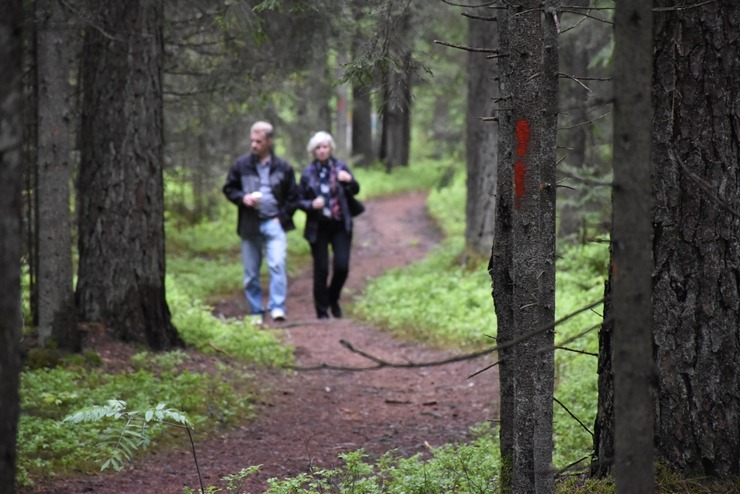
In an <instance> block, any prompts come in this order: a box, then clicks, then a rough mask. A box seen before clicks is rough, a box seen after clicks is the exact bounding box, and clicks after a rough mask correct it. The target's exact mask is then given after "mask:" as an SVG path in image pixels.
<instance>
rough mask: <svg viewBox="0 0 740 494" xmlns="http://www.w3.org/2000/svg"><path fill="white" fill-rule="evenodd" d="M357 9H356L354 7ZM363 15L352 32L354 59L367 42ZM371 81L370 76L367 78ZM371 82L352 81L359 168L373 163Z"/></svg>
mask: <svg viewBox="0 0 740 494" xmlns="http://www.w3.org/2000/svg"><path fill="white" fill-rule="evenodd" d="M353 8H355V9H356V7H353ZM361 19H362V15H361V14H355V21H356V22H357V25H356V26H355V29H354V30H353V32H352V59H353V60H358V59H360V57H361V55H362V53H361V52H362V44H363V42H364V40H365V34H364V33H363V31H362V29H361V27H360V23H359V21H360V20H361ZM367 78H368V79H369V76H367ZM370 96H371V91H370V81H369V80H353V81H352V150H351V153H352V156H353V158H354V162H355V164H357V165H358V166H365V165H369V164H370V163H372V161H373V157H374V153H373V128H372V103H371V98H370Z"/></svg>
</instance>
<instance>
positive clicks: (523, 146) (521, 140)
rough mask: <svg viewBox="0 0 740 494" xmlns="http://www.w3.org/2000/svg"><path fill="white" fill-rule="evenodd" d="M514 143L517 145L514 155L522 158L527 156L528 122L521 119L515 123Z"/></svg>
mask: <svg viewBox="0 0 740 494" xmlns="http://www.w3.org/2000/svg"><path fill="white" fill-rule="evenodd" d="M516 142H517V144H518V146H517V148H516V155H517V156H524V155H525V154H527V146H528V145H529V122H527V121H526V120H524V119H523V118H520V119H519V121H518V122H517V123H516Z"/></svg>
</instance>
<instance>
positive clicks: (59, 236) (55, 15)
mask: <svg viewBox="0 0 740 494" xmlns="http://www.w3.org/2000/svg"><path fill="white" fill-rule="evenodd" d="M36 19H37V27H36V29H37V36H38V38H37V39H38V42H37V51H36V70H37V81H38V93H37V94H38V108H40V109H41V111H40V112H39V113H38V125H39V128H38V146H37V149H38V151H37V152H38V172H37V173H38V175H37V176H38V185H37V189H36V193H35V198H36V210H37V212H38V215H37V217H38V225H37V233H38V259H37V266H38V280H37V283H38V290H39V299H38V302H39V305H38V311H39V322H38V324H39V339H40V340H41V343H42V344H45V343H48V340H49V339H50V338H53V340H54V343H55V344H56V345H57V346H58V347H59V348H62V349H65V350H69V351H73V352H74V351H78V350H79V348H80V338H79V331H78V330H77V313H76V310H77V309H76V307H75V302H74V290H73V287H72V235H71V221H72V220H71V212H70V207H69V199H70V193H69V182H70V175H71V168H72V163H71V154H70V152H71V124H72V122H71V120H72V116H71V105H72V102H71V101H70V100H71V98H72V92H71V88H70V84H69V77H70V63H69V48H70V44H71V36H70V33H71V31H70V30H69V26H68V21H69V16H68V13H67V11H66V8H65V7H64V5H63V4H62V3H61V2H59V1H58V0H37V2H36Z"/></svg>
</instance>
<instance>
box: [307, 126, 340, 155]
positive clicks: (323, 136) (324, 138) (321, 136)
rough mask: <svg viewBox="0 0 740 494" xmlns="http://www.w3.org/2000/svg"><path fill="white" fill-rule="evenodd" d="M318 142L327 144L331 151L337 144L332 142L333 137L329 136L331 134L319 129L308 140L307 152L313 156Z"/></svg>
mask: <svg viewBox="0 0 740 494" xmlns="http://www.w3.org/2000/svg"><path fill="white" fill-rule="evenodd" d="M319 144H328V145H329V149H331V150H332V152H333V151H334V150H335V149H336V148H337V145H336V143H335V142H334V138H333V137H332V136H331V134H330V133H328V132H324V131H323V130H320V131H319V132H316V133H315V134H314V135H313V137H311V139H310V140H309V141H308V146H306V151H308V154H309V155H311V156H313V152H314V150H315V149H316V148H317V147H319Z"/></svg>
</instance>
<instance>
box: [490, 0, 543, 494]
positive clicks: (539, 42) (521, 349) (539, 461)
mask: <svg viewBox="0 0 740 494" xmlns="http://www.w3.org/2000/svg"><path fill="white" fill-rule="evenodd" d="M547 7H548V8H547V10H548V11H553V9H554V8H555V7H556V6H555V5H552V4H551V5H548V6H547ZM498 17H499V19H500V20H502V22H501V23H500V29H501V30H500V36H501V38H502V39H504V38H506V40H507V42H508V44H506V43H505V44H504V46H503V48H504V49H505V50H506V53H507V54H508V59H509V60H508V61H507V62H506V63H505V64H504V70H503V71H502V73H501V79H502V86H501V88H502V91H501V94H502V95H504V96H506V97H507V100H506V101H507V106H510V107H511V111H510V119H509V117H508V116H507V118H505V119H504V120H503V122H504V125H502V127H501V130H500V134H499V135H500V139H501V143H500V146H502V147H503V148H504V149H510V150H511V151H512V156H511V157H510V158H509V160H514V163H513V166H512V169H513V173H512V174H511V175H509V177H504V178H503V179H502V180H510V181H512V182H513V183H512V184H511V186H510V187H509V191H510V192H511V199H510V201H511V202H510V204H511V214H510V221H511V227H510V230H511V244H510V256H511V260H510V263H511V264H510V266H511V267H510V270H508V274H507V272H506V270H507V268H506V265H507V261H508V260H507V259H506V258H504V259H502V261H503V264H504V267H503V268H496V267H495V266H494V269H501V270H503V272H502V273H499V277H495V278H494V288H495V290H496V291H498V290H499V289H501V290H504V293H505V294H504V297H503V300H499V299H498V298H497V299H496V308H497V314H498V313H499V312H503V313H504V317H507V316H508V315H509V314H508V311H507V309H506V308H504V307H502V309H501V311H499V303H500V302H508V301H509V300H507V299H508V297H509V296H510V297H511V298H510V302H511V304H512V308H511V309H509V310H510V311H511V314H510V315H511V321H510V323H511V328H512V329H511V331H510V332H509V331H508V330H507V331H506V334H505V335H504V341H502V334H501V333H499V344H506V343H507V341H509V340H510V339H511V338H517V337H521V336H524V335H528V334H529V333H535V332H536V331H537V330H540V329H541V328H543V327H545V326H548V325H551V324H552V323H553V322H554V314H555V300H554V297H555V284H554V280H555V278H554V276H555V275H554V269H555V224H554V206H555V161H556V155H555V149H556V146H555V131H556V121H557V74H558V68H557V66H558V65H557V33H556V32H555V29H556V27H555V20H554V19H553V17H552V15H551V14H549V15H546V16H545V18H544V20H545V22H544V25H543V22H542V20H541V17H540V4H539V2H537V1H536V0H531V1H530V0H527V1H521V2H519V3H518V5H516V7H515V8H513V9H512V10H506V11H500V12H499V14H498ZM507 113H509V112H507ZM499 164H500V165H501V163H499ZM501 166H503V165H501ZM499 200H500V201H503V200H504V199H503V198H501V197H500V198H499ZM499 210H500V209H499ZM499 221H506V218H501V217H497V219H496V222H497V224H498V222H499ZM507 228H509V227H508V225H502V226H501V227H497V229H496V231H497V234H498V233H499V232H500V231H505V230H506V229H507ZM497 242H498V240H497ZM504 242H505V241H504ZM495 247H496V246H495ZM505 248H506V247H505ZM505 255H508V253H505ZM507 279H508V280H510V282H511V283H512V287H511V292H510V293H509V292H508V289H507V287H505V286H504V287H499V286H498V285H499V284H500V283H501V282H502V281H503V283H506V281H507ZM495 295H496V296H498V294H497V293H496V294H495ZM504 323H506V321H504ZM498 326H499V328H501V321H499V325H498ZM553 337H554V331H553V330H552V329H550V330H548V331H545V332H539V333H538V334H537V336H535V337H530V338H527V339H525V340H523V341H521V342H520V343H518V344H517V345H516V347H515V348H514V349H513V351H512V350H506V351H505V353H504V355H503V357H504V359H505V361H506V365H504V366H503V367H502V368H501V375H502V376H501V380H502V393H504V392H508V393H512V394H513V399H512V400H511V401H509V402H507V404H506V405H503V404H502V448H503V447H506V448H508V450H506V451H503V453H504V454H505V459H504V461H503V464H504V465H505V466H506V465H508V464H510V465H511V468H510V479H511V481H510V491H511V492H514V493H532V492H538V493H548V492H552V491H553V489H554V483H553V476H552V473H551V458H552V403H553V397H552V393H553V383H554V368H553V354H552V350H549V351H547V352H545V354H544V355H543V354H542V353H540V351H539V350H540V349H542V348H552V346H553ZM533 362H536V363H537V364H536V365H532V363H533ZM504 407H507V408H504ZM508 407H510V408H508ZM504 413H506V414H509V416H507V417H506V418H504V416H503V414H504ZM507 425H508V426H510V427H512V428H513V430H512V432H507V431H505V430H503V428H504V427H506V426H507ZM505 441H506V442H507V443H508V441H511V444H510V445H509V444H506V445H504V442H505ZM504 478H505V480H504V482H505V483H506V484H507V485H506V488H507V490H508V489H509V484H508V473H506V472H505V474H504Z"/></svg>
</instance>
